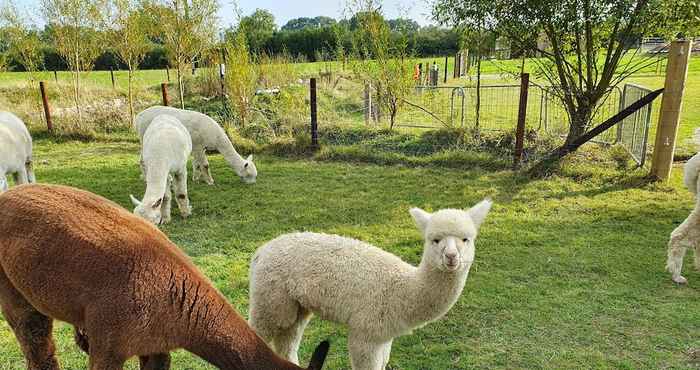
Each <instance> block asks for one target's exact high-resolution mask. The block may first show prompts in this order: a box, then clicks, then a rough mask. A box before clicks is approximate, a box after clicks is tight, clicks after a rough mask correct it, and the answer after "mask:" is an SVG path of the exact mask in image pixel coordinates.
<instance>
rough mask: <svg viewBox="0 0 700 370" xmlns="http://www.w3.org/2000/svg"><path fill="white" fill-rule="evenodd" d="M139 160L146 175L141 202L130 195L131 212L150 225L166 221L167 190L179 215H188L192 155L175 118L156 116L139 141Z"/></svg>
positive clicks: (188, 141) (181, 128) (168, 200)
mask: <svg viewBox="0 0 700 370" xmlns="http://www.w3.org/2000/svg"><path fill="white" fill-rule="evenodd" d="M141 141H142V143H141V145H142V148H141V158H142V163H143V168H144V173H145V175H146V194H145V195H144V197H143V201H139V200H138V199H136V198H134V196H133V195H132V196H131V202H132V203H134V206H135V207H136V208H135V209H134V213H135V214H137V215H139V216H141V217H143V218H145V219H146V220H148V221H150V222H151V223H153V224H156V225H158V224H161V223H168V222H170V203H171V199H172V192H171V187H174V188H175V202H177V205H178V208H180V214H181V215H182V217H183V218H187V217H188V216H189V215H190V214H192V208H191V207H190V200H189V198H188V197H187V158H189V156H190V153H191V152H192V139H190V134H189V133H188V132H187V129H186V128H185V127H184V126H183V125H182V124H181V123H180V121H178V120H177V118H175V117H172V116H168V115H164V114H161V115H159V116H156V117H155V118H154V119H153V121H152V123H151V125H149V126H148V129H147V130H146V133H145V134H144V135H143V139H142V140H141Z"/></svg>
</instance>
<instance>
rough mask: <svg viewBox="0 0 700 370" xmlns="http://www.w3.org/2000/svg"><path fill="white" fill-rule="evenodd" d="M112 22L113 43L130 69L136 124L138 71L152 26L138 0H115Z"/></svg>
mask: <svg viewBox="0 0 700 370" xmlns="http://www.w3.org/2000/svg"><path fill="white" fill-rule="evenodd" d="M110 5H111V6H110V8H111V14H110V15H111V19H110V20H111V22H110V23H111V24H112V28H111V29H109V30H108V31H107V35H108V39H109V45H111V47H112V49H114V52H115V54H116V55H117V57H119V59H120V60H121V61H122V62H123V63H124V64H125V65H126V67H127V69H128V71H129V93H128V99H129V120H130V123H131V125H132V126H133V125H134V97H133V89H132V82H133V77H134V71H135V70H136V69H137V68H138V66H139V63H141V61H142V60H143V58H144V56H145V55H146V53H147V52H148V51H149V49H150V47H151V42H150V40H149V38H148V35H149V32H150V26H149V22H148V19H147V16H146V15H145V14H144V12H143V8H141V6H140V3H139V2H138V1H135V0H111V4H110Z"/></svg>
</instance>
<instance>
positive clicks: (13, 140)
mask: <svg viewBox="0 0 700 370" xmlns="http://www.w3.org/2000/svg"><path fill="white" fill-rule="evenodd" d="M9 174H12V175H13V177H14V180H15V184H16V185H20V184H26V183H33V182H36V178H35V177H34V168H33V165H32V137H31V135H30V134H29V130H27V127H26V126H25V125H24V122H22V120H21V119H20V118H19V117H17V116H15V115H14V114H12V113H10V112H3V111H0V193H2V192H4V191H6V190H7V188H8V187H9V184H8V182H7V175H9Z"/></svg>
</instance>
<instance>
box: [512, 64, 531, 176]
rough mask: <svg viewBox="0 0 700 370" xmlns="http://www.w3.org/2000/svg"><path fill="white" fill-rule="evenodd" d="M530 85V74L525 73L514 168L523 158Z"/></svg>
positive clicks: (522, 77) (516, 135)
mask: <svg viewBox="0 0 700 370" xmlns="http://www.w3.org/2000/svg"><path fill="white" fill-rule="evenodd" d="M529 87H530V74H529V73H523V74H522V75H521V76H520V105H519V108H518V126H517V128H516V129H515V158H514V160H513V168H517V167H518V166H519V165H520V161H521V160H522V158H523V146H524V142H525V118H526V116H527V94H528V88H529Z"/></svg>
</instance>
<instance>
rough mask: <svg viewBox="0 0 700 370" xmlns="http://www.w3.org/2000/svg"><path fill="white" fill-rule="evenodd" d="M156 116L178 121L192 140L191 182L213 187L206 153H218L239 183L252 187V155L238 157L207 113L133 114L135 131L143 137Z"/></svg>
mask: <svg viewBox="0 0 700 370" xmlns="http://www.w3.org/2000/svg"><path fill="white" fill-rule="evenodd" d="M159 114H167V115H170V116H173V117H175V118H177V119H178V120H180V122H181V123H182V125H183V126H185V128H186V129H187V131H189V133H190V136H191V137H192V155H193V160H192V179H193V180H194V181H199V180H203V181H204V182H206V183H207V184H209V185H213V184H214V179H213V178H212V177H211V171H210V169H209V161H208V160H207V155H206V150H207V149H212V150H217V151H218V152H219V153H221V154H222V155H223V156H224V159H225V160H226V162H227V163H228V165H229V166H230V167H231V168H232V169H233V170H234V171H235V172H236V174H237V175H238V176H239V177H240V178H241V180H242V181H243V182H245V183H247V184H253V183H255V181H256V178H257V176H258V170H257V168H256V167H255V164H254V163H253V155H252V154H251V155H249V156H248V158H245V159H244V158H243V157H241V155H240V154H238V152H237V151H236V149H234V147H233V144H232V143H231V140H230V139H229V138H228V136H226V132H224V129H223V128H221V126H219V124H218V123H216V121H214V120H213V119H211V117H209V116H207V115H206V114H203V113H199V112H195V111H191V110H186V109H178V108H173V107H164V106H154V107H150V108H148V109H146V110H144V111H143V112H141V113H139V114H137V115H136V118H135V119H134V122H135V125H136V131H137V132H138V134H139V137H140V138H143V135H144V133H145V132H146V130H147V129H148V126H149V125H150V124H151V122H152V121H153V118H155V117H156V116H158V115H159Z"/></svg>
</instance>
